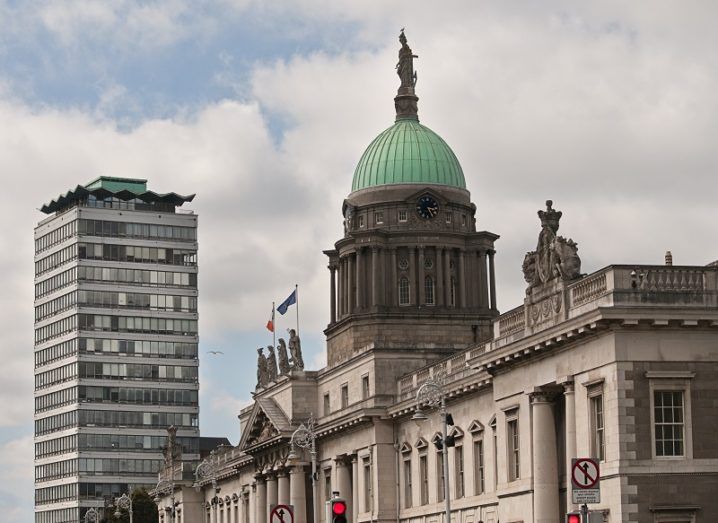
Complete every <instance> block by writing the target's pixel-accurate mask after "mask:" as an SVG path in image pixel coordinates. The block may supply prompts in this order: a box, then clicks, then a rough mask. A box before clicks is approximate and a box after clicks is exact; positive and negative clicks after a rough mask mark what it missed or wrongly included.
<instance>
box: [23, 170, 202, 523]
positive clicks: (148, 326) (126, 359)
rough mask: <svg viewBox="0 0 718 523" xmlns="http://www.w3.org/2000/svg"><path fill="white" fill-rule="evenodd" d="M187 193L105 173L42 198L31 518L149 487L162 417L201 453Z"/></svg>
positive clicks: (76, 515)
mask: <svg viewBox="0 0 718 523" xmlns="http://www.w3.org/2000/svg"><path fill="white" fill-rule="evenodd" d="M193 197H194V195H191V196H180V195H178V194H175V193H167V194H158V193H155V192H152V191H149V190H147V184H146V180H138V179H126V178H110V177H104V176H103V177H100V178H98V179H96V180H94V181H92V182H90V183H89V184H87V185H85V186H77V187H76V188H75V189H72V190H70V191H69V192H67V193H66V194H64V195H62V196H60V197H58V198H57V199H55V200H52V201H51V202H50V203H48V204H46V205H44V206H43V207H42V208H41V210H42V212H44V213H45V214H48V215H50V216H49V217H48V218H45V219H44V220H42V221H41V222H40V223H39V224H38V225H37V227H36V228H35V505H36V514H35V522H36V523H64V522H73V523H75V522H78V521H81V520H82V521H84V514H85V512H86V511H87V510H88V509H89V508H90V507H95V508H96V510H98V511H99V512H100V513H101V511H102V510H103V508H104V506H105V505H106V504H107V503H108V502H109V501H110V500H111V499H112V498H113V497H115V496H119V495H121V494H122V493H123V492H127V491H129V490H130V489H132V488H135V487H138V486H146V487H152V486H154V485H155V483H156V481H157V472H158V470H159V469H160V466H161V462H162V460H163V454H162V445H164V444H165V440H166V437H167V428H168V427H169V426H171V425H174V426H175V427H176V428H177V442H178V443H180V444H181V445H182V447H183V452H184V459H189V460H191V459H193V458H197V459H198V458H199V454H198V452H199V449H198V441H199V425H198V418H199V407H198V401H197V400H198V398H197V396H198V389H199V385H198V382H197V375H198V367H199V363H198V359H197V342H198V333H197V215H196V214H194V213H192V212H191V211H187V210H184V209H181V208H180V207H181V206H182V204H184V203H186V202H190V201H192V199H193ZM113 510H114V508H113Z"/></svg>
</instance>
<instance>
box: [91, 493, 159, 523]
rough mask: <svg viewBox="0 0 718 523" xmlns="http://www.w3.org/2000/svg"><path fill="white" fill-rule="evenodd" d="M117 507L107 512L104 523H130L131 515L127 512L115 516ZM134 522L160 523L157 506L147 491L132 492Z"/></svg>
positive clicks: (122, 511)
mask: <svg viewBox="0 0 718 523" xmlns="http://www.w3.org/2000/svg"><path fill="white" fill-rule="evenodd" d="M115 511H116V509H115V507H114V506H112V507H109V508H108V509H107V510H105V517H104V518H103V519H102V523H129V521H130V514H129V511H127V510H120V515H119V516H117V517H116V516H115ZM132 521H133V523H158V522H159V514H158V513H157V505H155V502H154V501H153V500H152V498H151V497H150V495H149V494H148V493H147V491H146V490H145V489H142V488H138V489H135V491H134V492H132Z"/></svg>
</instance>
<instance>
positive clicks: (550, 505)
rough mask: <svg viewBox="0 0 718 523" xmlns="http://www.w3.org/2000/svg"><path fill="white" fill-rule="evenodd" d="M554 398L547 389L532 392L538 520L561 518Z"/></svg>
mask: <svg viewBox="0 0 718 523" xmlns="http://www.w3.org/2000/svg"><path fill="white" fill-rule="evenodd" d="M551 399H552V398H551V396H550V395H549V394H547V393H543V392H535V393H533V394H531V408H532V418H533V430H532V431H531V445H532V452H531V456H532V457H533V483H534V522H535V523H555V522H556V521H559V512H558V460H557V458H556V426H555V424H554V414H553V402H552V401H551Z"/></svg>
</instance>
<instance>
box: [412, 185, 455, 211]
mask: <svg viewBox="0 0 718 523" xmlns="http://www.w3.org/2000/svg"><path fill="white" fill-rule="evenodd" d="M424 195H429V196H431V197H432V198H434V199H435V200H436V201H437V202H439V205H442V206H443V205H446V204H447V203H448V201H447V199H446V198H445V197H444V196H442V195H441V194H440V193H439V192H438V191H437V190H436V189H434V188H432V187H430V186H426V187H423V188H421V189H419V190H418V191H415V192H413V193H411V194H410V195H409V196H408V197H407V198H406V199H405V200H404V201H405V202H406V203H415V202H416V200H418V199H419V198H421V197H422V196H424Z"/></svg>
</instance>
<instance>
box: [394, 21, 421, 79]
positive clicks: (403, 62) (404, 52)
mask: <svg viewBox="0 0 718 523" xmlns="http://www.w3.org/2000/svg"><path fill="white" fill-rule="evenodd" d="M399 42H401V49H399V63H397V64H396V74H398V75H399V78H400V79H401V87H400V88H411V89H413V88H414V86H416V71H414V58H419V57H418V56H417V55H415V54H414V53H413V52H412V50H411V47H409V45H408V44H407V43H406V36H405V35H404V29H402V30H401V34H400V35H399Z"/></svg>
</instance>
